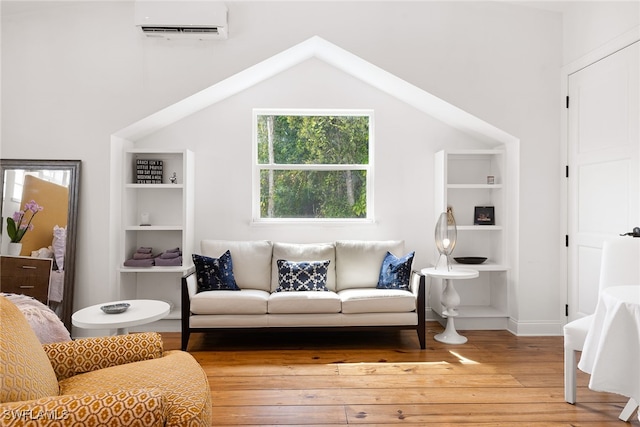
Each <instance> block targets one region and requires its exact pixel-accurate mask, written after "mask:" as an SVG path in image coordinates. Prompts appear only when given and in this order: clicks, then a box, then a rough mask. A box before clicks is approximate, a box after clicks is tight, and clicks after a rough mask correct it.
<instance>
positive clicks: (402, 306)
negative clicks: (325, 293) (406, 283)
mask: <svg viewBox="0 0 640 427" xmlns="http://www.w3.org/2000/svg"><path fill="white" fill-rule="evenodd" d="M338 296H339V297H340V299H341V301H342V313H344V314H351V313H401V312H410V311H415V309H416V298H415V296H414V294H412V293H411V292H409V291H403V290H400V289H375V288H373V289H345V290H342V291H339V292H338Z"/></svg>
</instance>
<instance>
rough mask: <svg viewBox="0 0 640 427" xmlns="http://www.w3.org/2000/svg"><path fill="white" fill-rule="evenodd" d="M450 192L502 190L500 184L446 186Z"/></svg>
mask: <svg viewBox="0 0 640 427" xmlns="http://www.w3.org/2000/svg"><path fill="white" fill-rule="evenodd" d="M447 188H449V189H452V190H502V184H447Z"/></svg>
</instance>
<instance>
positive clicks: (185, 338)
mask: <svg viewBox="0 0 640 427" xmlns="http://www.w3.org/2000/svg"><path fill="white" fill-rule="evenodd" d="M189 335H191V333H190V332H189V330H188V329H187V330H184V329H183V330H182V351H187V347H188V346H189Z"/></svg>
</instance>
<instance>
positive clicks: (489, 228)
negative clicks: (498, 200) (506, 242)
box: [456, 225, 502, 231]
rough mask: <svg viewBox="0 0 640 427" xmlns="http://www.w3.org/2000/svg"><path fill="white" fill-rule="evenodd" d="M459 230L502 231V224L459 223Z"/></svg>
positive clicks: (457, 227)
mask: <svg viewBox="0 0 640 427" xmlns="http://www.w3.org/2000/svg"><path fill="white" fill-rule="evenodd" d="M456 229H457V230H458V231H500V230H502V226H501V225H458V226H456Z"/></svg>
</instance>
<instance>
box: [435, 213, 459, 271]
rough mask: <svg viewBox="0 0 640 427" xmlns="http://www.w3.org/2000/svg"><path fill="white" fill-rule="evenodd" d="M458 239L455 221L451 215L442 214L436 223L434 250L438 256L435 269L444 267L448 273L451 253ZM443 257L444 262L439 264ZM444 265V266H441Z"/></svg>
mask: <svg viewBox="0 0 640 427" xmlns="http://www.w3.org/2000/svg"><path fill="white" fill-rule="evenodd" d="M457 237H458V230H457V228H456V220H455V219H454V218H453V215H452V214H451V213H447V212H442V213H441V214H440V217H439V218H438V222H437V223H436V232H435V238H436V248H437V249H438V252H439V253H440V255H439V256H438V262H436V266H435V269H436V270H442V269H443V268H445V267H446V269H447V270H448V271H450V270H451V259H450V256H451V253H452V252H453V249H454V248H455V247H456V240H457ZM443 255H444V262H441V259H442V256H443ZM443 264H444V265H443Z"/></svg>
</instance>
